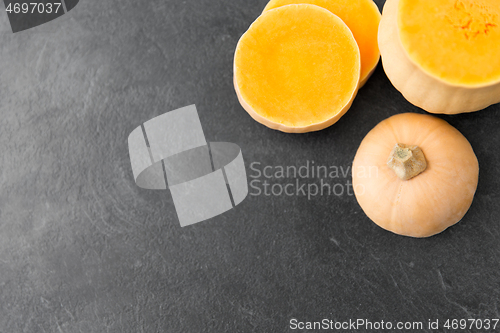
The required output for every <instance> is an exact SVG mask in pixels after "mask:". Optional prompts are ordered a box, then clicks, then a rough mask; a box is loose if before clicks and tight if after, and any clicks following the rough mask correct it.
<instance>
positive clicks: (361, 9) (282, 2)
mask: <svg viewBox="0 0 500 333" xmlns="http://www.w3.org/2000/svg"><path fill="white" fill-rule="evenodd" d="M291 4H311V5H316V6H320V7H323V8H325V9H328V10H329V11H330V12H332V13H333V14H335V15H337V16H338V17H340V18H341V19H342V21H344V23H345V24H346V25H347V26H348V27H349V29H350V30H351V31H352V34H353V35H354V38H355V39H356V42H357V43H358V46H359V51H360V53H361V78H360V83H359V86H360V87H362V86H363V85H364V84H365V83H366V81H368V79H369V78H370V76H371V75H372V74H373V72H374V71H375V68H376V67H377V64H378V61H379V58H380V52H379V50H378V43H377V31H378V25H379V23H380V17H381V15H380V11H379V10H378V7H377V5H376V4H375V2H373V1H372V0H271V1H269V3H268V4H267V6H266V8H264V12H266V11H268V10H271V9H274V8H278V7H281V6H286V5H291Z"/></svg>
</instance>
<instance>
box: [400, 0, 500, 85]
mask: <svg viewBox="0 0 500 333" xmlns="http://www.w3.org/2000/svg"><path fill="white" fill-rule="evenodd" d="M397 19H398V27H399V35H400V38H401V44H402V46H403V48H404V49H405V50H406V52H407V54H408V56H409V58H410V60H412V61H413V62H414V63H415V64H417V65H418V66H419V67H420V68H421V69H422V70H424V72H426V73H428V74H429V75H431V76H433V77H436V78H438V79H440V80H443V81H444V82H447V83H450V84H454V85H459V86H466V87H467V86H485V85H490V84H494V83H498V82H500V2H499V1H498V0H432V1H429V0H400V2H399V10H398V18H397Z"/></svg>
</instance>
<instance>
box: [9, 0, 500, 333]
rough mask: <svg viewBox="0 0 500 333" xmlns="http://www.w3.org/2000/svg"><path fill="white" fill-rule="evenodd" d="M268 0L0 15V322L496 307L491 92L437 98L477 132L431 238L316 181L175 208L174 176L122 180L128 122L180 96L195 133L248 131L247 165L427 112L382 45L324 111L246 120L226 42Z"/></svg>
mask: <svg viewBox="0 0 500 333" xmlns="http://www.w3.org/2000/svg"><path fill="white" fill-rule="evenodd" d="M382 3H383V1H378V5H379V6H380V7H381V6H382ZM265 4H266V1H265V0H259V1H243V0H233V1H221V0H211V1H208V0H186V1H171V0H168V1H160V0H152V1H131V0H120V1H118V0H107V1H90V0H85V1H84V0H82V1H80V4H78V5H77V6H76V7H75V8H74V9H73V10H72V11H71V13H72V14H71V15H69V14H68V15H65V16H67V17H66V18H64V19H63V18H61V20H59V19H58V20H56V21H53V22H51V23H49V24H54V27H57V29H54V31H55V32H53V33H44V32H40V33H37V32H36V30H35V29H34V30H33V31H26V32H21V33H18V34H7V33H4V34H1V35H0V45H1V46H0V58H1V59H2V61H1V62H0V142H1V147H2V148H1V154H0V332H2V333H11V332H286V331H289V321H290V319H291V318H297V319H299V320H301V321H313V320H321V319H323V318H329V319H332V320H339V321H344V320H349V319H356V318H366V319H370V320H372V321H377V320H384V321H405V320H411V321H422V322H425V323H427V321H428V319H432V320H435V319H440V320H441V321H443V320H445V319H447V318H483V319H484V318H499V316H500V314H499V306H500V304H499V299H500V272H499V270H498V267H499V265H500V243H499V242H498V239H499V236H500V226H499V215H500V205H499V202H498V200H499V195H500V193H499V190H498V188H499V187H500V183H499V182H500V180H499V179H500V178H499V177H498V175H497V174H498V172H499V171H498V168H497V166H498V165H499V164H500V160H499V159H500V157H499V156H500V155H499V154H493V153H492V152H494V151H496V150H497V149H498V147H497V146H498V145H497V142H498V140H499V139H500V133H499V132H498V127H499V126H500V120H499V118H497V115H498V113H499V112H500V106H499V105H496V106H492V107H490V108H488V109H487V110H484V111H481V112H477V113H473V114H465V115H457V116H442V118H443V119H445V120H447V121H448V122H450V123H451V124H452V125H453V126H455V127H457V128H458V129H459V130H460V131H461V132H462V133H463V134H464V135H465V136H466V137H467V138H468V139H469V140H470V142H471V144H472V146H473V147H474V149H475V152H476V154H477V157H478V159H479V163H480V168H481V171H480V181H479V187H478V190H477V194H476V196H475V199H474V203H473V205H472V207H471V209H470V211H469V212H468V213H467V215H466V216H465V218H464V219H463V221H461V222H460V223H459V224H457V225H455V226H454V227H452V228H450V229H448V230H447V231H445V232H443V233H442V234H440V235H437V236H435V237H431V238H428V239H411V238H405V237H400V236H397V235H393V234H391V233H389V232H387V231H384V230H382V229H380V228H379V227H377V226H376V225H375V224H373V223H372V222H371V221H370V220H369V219H368V218H367V217H366V216H365V215H364V213H363V212H362V210H361V208H360V207H359V205H358V204H357V202H356V199H355V198H354V197H353V196H352V195H348V194H347V192H344V193H343V195H339V196H335V195H323V196H320V195H317V196H316V197H311V198H310V200H309V199H308V198H307V196H304V195H298V196H297V195H291V196H287V195H281V196H272V195H271V196H266V195H264V194H262V195H260V196H257V195H255V194H256V192H257V190H255V188H250V195H249V196H248V198H247V199H246V200H245V201H244V202H242V203H241V204H240V205H239V206H238V207H237V208H236V209H233V210H231V211H229V212H227V213H226V214H224V215H221V216H217V217H215V218H213V219H211V220H209V221H206V222H202V223H199V224H196V225H193V226H189V227H186V228H181V227H180V226H179V223H178V219H177V216H176V212H175V208H174V205H173V202H172V197H171V195H170V193H169V192H168V191H148V190H142V189H140V188H138V187H137V186H136V185H135V184H134V182H133V178H132V170H131V167H130V161H129V156H128V149H127V136H128V134H129V133H130V132H131V131H132V130H133V129H134V128H136V127H137V126H138V125H140V124H141V123H143V122H144V121H146V120H148V119H151V118H153V117H155V116H157V115H159V114H162V113H164V112H166V111H169V110H174V109H177V108H179V107H183V106H186V105H190V104H196V105H197V108H198V111H199V114H200V119H201V122H202V125H203V129H204V132H205V135H206V138H207V140H209V141H225V142H234V143H236V144H238V145H239V146H240V147H241V148H242V152H243V157H244V159H245V163H246V166H247V174H248V176H249V180H254V178H250V177H256V176H257V173H258V172H257V171H255V170H256V169H257V170H263V168H264V167H265V166H285V167H286V166H296V167H297V168H298V167H299V166H301V165H305V164H306V163H307V161H309V163H312V161H314V163H315V165H326V166H337V167H338V168H339V169H340V168H341V167H342V171H344V172H348V171H349V170H346V169H347V168H349V167H350V165H351V163H352V160H353V158H354V155H355V153H356V149H357V147H358V145H359V143H360V142H361V140H362V139H363V137H364V136H365V135H366V133H367V132H368V131H369V130H370V129H371V128H373V127H374V126H375V125H376V124H377V123H378V122H379V121H381V120H383V119H385V118H387V117H389V116H391V115H393V114H396V113H400V112H423V111H421V110H419V109H418V108H416V107H414V106H412V105H411V104H409V103H408V102H406V101H405V100H404V98H403V97H402V96H401V94H400V93H399V92H398V91H397V90H396V89H394V88H393V87H392V85H391V84H390V82H389V80H388V79H387V77H386V76H385V74H384V72H383V70H382V67H381V66H380V65H379V67H378V68H377V70H376V72H375V74H374V75H373V77H372V78H371V79H370V81H369V82H368V83H367V84H366V86H365V87H364V88H363V89H362V90H361V91H360V92H359V95H358V97H357V99H356V100H355V102H354V104H353V107H352V109H351V110H350V111H349V112H348V113H347V114H346V115H345V116H344V117H343V118H342V119H341V120H340V121H339V122H338V123H337V124H335V125H334V126H332V127H330V128H328V129H326V130H323V131H320V132H317V133H310V134H304V135H291V134H284V133H280V132H277V131H273V130H270V129H268V128H266V127H264V126H262V125H260V124H258V123H256V122H255V121H253V120H252V119H251V118H250V117H249V116H248V115H247V113H246V112H245V111H244V110H243V109H242V108H241V107H240V105H239V104H238V101H237V98H236V95H235V92H234V90H233V86H232V57H233V54H234V49H235V46H236V43H237V41H238V39H239V37H240V36H241V34H242V33H243V32H244V31H245V30H246V29H247V28H248V26H249V25H250V24H251V22H252V21H253V20H254V19H255V18H256V17H257V16H258V15H259V14H260V12H261V10H262V9H263V8H264V6H265ZM48 30H51V29H48ZM252 163H253V164H252ZM258 163H260V164H258ZM268 171H269V170H268ZM258 180H260V181H264V180H266V178H265V177H264V176H263V175H262V176H261V177H260V178H259V179H258ZM299 180H300V182H301V183H304V184H320V180H319V179H318V178H311V179H299ZM348 180H350V175H349V174H348V175H347V176H344V175H342V173H341V172H340V171H339V177H338V178H334V179H331V178H329V179H327V181H329V182H330V183H331V184H337V183H338V184H343V185H341V186H344V185H345V184H346V182H347V181H348ZM268 181H269V182H270V183H272V184H276V183H278V184H283V185H284V184H288V183H292V184H295V181H296V179H295V178H288V179H275V178H273V179H268ZM256 184H257V183H254V187H257V185H256ZM259 186H260V185H259ZM340 188H341V187H338V188H337V189H340ZM343 188H344V189H345V188H346V187H345V186H344V187H343ZM299 194H300V193H299ZM351 194H352V192H351ZM441 328H442V327H441Z"/></svg>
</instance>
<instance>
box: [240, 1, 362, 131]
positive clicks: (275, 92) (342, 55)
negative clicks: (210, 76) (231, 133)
mask: <svg viewBox="0 0 500 333" xmlns="http://www.w3.org/2000/svg"><path fill="white" fill-rule="evenodd" d="M360 67H361V62H360V53H359V48H358V46H357V44H356V41H355V39H354V37H353V35H352V33H351V31H350V30H349V28H348V27H347V26H346V25H345V23H344V22H342V20H341V19H340V18H338V17H337V16H336V15H334V14H332V13H331V12H330V11H328V10H326V9H324V8H321V7H318V6H315V5H305V4H300V5H287V6H283V7H279V8H276V9H273V10H269V11H267V12H265V13H263V14H262V15H261V16H260V17H259V18H258V19H257V20H256V21H255V22H254V23H253V24H252V25H251V26H250V28H249V29H248V31H247V32H246V33H245V34H244V35H243V36H242V37H241V39H240V41H239V42H238V46H237V48H236V52H235V57H234V85H235V90H236V93H237V95H238V99H239V101H240V103H241V105H242V106H243V108H244V109H245V110H246V111H247V112H248V113H249V114H250V115H251V116H252V117H253V118H254V119H255V120H256V121H258V122H260V123H262V124H264V125H266V126H267V127H270V128H273V129H277V130H280V131H283V132H294V133H302V132H309V131H317V130H321V129H323V128H326V127H328V126H330V125H332V124H333V123H335V122H336V121H338V120H339V119H340V117H342V115H344V114H345V112H347V110H348V109H349V107H350V106H351V104H352V101H353V100H354V97H355V96H356V94H357V91H358V84H359V78H360V76H359V75H360V74H359V73H360Z"/></svg>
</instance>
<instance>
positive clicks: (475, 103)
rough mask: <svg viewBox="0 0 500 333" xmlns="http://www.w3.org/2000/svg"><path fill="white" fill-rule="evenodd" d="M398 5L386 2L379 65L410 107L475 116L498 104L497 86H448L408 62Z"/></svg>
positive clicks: (393, 0)
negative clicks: (402, 41) (402, 37)
mask: <svg viewBox="0 0 500 333" xmlns="http://www.w3.org/2000/svg"><path fill="white" fill-rule="evenodd" d="M399 1H400V0H387V1H386V3H385V5H384V9H383V12H382V19H381V21H380V26H379V30H378V43H379V49H380V54H381V57H382V65H383V67H384V71H385V73H386V74H387V77H388V78H389V80H390V81H391V82H392V84H393V85H394V87H395V88H396V89H397V90H399V91H400V92H401V93H402V94H403V96H404V97H405V98H406V99H407V100H408V101H409V102H410V103H412V104H413V105H416V106H418V107H420V108H422V109H424V110H425V111H427V112H431V113H441V114H458V113H466V112H474V111H478V110H482V109H484V108H486V107H488V106H490V105H492V104H496V103H499V102H500V83H496V84H490V85H487V86H470V87H467V86H458V85H454V84H450V83H447V82H444V81H442V80H439V79H438V78H435V77H433V76H431V75H429V74H428V73H426V72H425V71H423V70H422V68H420V66H419V65H418V64H416V63H414V62H413V61H412V60H410V59H409V57H408V54H407V52H406V50H405V49H404V48H403V46H402V44H401V39H400V36H399V31H398V24H397V23H398V22H397V21H398V6H399ZM464 65H465V64H464Z"/></svg>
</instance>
